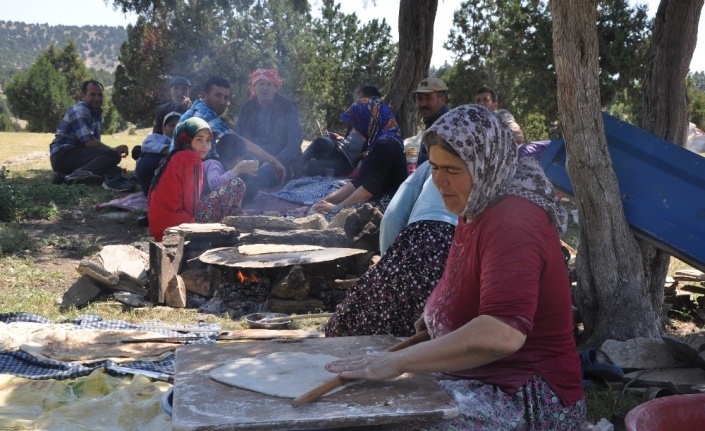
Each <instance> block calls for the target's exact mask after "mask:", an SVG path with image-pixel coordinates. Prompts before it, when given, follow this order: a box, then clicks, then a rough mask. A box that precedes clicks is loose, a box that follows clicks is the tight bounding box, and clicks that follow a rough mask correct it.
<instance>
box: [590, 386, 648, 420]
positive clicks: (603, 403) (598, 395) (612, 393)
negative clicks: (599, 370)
mask: <svg viewBox="0 0 705 431" xmlns="http://www.w3.org/2000/svg"><path fill="white" fill-rule="evenodd" d="M640 403H641V396H640V395H634V394H630V393H623V392H622V391H621V390H616V389H613V388H611V387H609V386H607V387H606V388H591V389H588V390H586V391H585V404H586V405H587V407H588V409H587V410H588V413H587V416H588V421H589V422H590V423H593V424H596V423H597V422H599V421H600V419H602V418H605V419H607V420H610V421H611V419H612V415H615V414H616V415H620V414H621V415H624V414H626V413H627V412H628V411H629V410H631V409H633V408H634V407H636V406H637V405H639V404H640Z"/></svg>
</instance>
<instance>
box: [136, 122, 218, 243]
mask: <svg viewBox="0 0 705 431" xmlns="http://www.w3.org/2000/svg"><path fill="white" fill-rule="evenodd" d="M212 138H213V133H211V129H210V127H209V126H208V123H206V121H205V120H203V119H201V118H189V119H188V120H186V121H184V122H183V123H179V124H177V125H176V128H175V129H174V141H173V143H172V148H171V149H170V150H169V153H168V154H167V156H166V157H165V158H164V160H162V162H161V164H160V165H159V168H157V171H156V172H155V174H154V179H153V180H152V186H151V187H150V189H149V197H148V199H149V203H148V205H147V213H148V214H149V231H150V232H151V233H152V236H153V237H154V239H155V240H157V241H161V240H162V237H163V236H164V229H166V228H168V227H172V226H178V225H180V224H181V223H193V222H195V221H196V206H197V205H198V203H199V201H200V200H201V188H202V186H203V162H202V161H201V160H202V159H204V158H205V157H206V155H207V154H208V150H210V148H211V139H212Z"/></svg>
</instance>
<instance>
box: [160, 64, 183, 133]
mask: <svg viewBox="0 0 705 431" xmlns="http://www.w3.org/2000/svg"><path fill="white" fill-rule="evenodd" d="M190 91H191V81H189V80H188V79H186V78H184V77H183V76H175V77H173V78H172V79H171V81H170V82H169V92H170V93H171V102H167V103H164V104H162V105H159V106H158V107H157V118H156V120H155V122H154V128H153V129H152V132H153V133H159V134H161V133H162V124H164V117H165V116H166V114H168V113H170V112H178V113H179V114H183V113H184V112H186V110H187V109H188V108H190V107H191V99H190V98H189V92H190Z"/></svg>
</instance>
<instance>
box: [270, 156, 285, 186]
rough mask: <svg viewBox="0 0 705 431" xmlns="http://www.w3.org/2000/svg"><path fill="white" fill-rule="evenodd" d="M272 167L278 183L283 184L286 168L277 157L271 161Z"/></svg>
mask: <svg viewBox="0 0 705 431" xmlns="http://www.w3.org/2000/svg"><path fill="white" fill-rule="evenodd" d="M272 168H273V169H274V175H276V176H277V179H278V180H279V184H283V183H284V181H286V168H285V167H284V165H282V164H281V162H280V161H279V160H277V159H274V161H273V162H272Z"/></svg>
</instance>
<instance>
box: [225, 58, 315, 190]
mask: <svg viewBox="0 0 705 431" xmlns="http://www.w3.org/2000/svg"><path fill="white" fill-rule="evenodd" d="M281 85H282V79H281V77H279V73H277V71H276V70H274V69H257V70H255V71H254V72H252V73H251V74H250V81H249V85H248V87H249V89H250V95H251V97H250V100H248V101H247V102H245V103H243V105H242V106H241V107H240V111H239V112H238V114H237V123H235V128H234V131H235V133H236V134H238V135H240V136H242V137H244V138H247V139H249V140H250V141H252V142H254V143H255V144H257V145H258V146H259V147H260V148H262V149H263V150H264V151H266V152H267V153H269V154H270V155H272V156H274V158H276V159H277V160H278V161H279V162H280V163H281V164H282V165H284V167H285V168H286V175H285V177H284V178H280V177H279V176H277V175H276V173H277V172H275V171H274V170H273V167H272V166H271V165H266V166H262V167H261V169H260V171H259V174H258V175H257V176H256V177H245V178H244V179H245V183H246V184H247V189H248V190H247V195H246V197H245V200H246V201H249V200H250V199H251V198H253V197H254V196H255V195H256V193H257V191H258V190H259V189H260V188H268V187H273V186H276V185H277V184H281V183H282V182H284V181H287V180H290V179H292V178H296V177H298V176H300V175H301V172H302V170H303V156H302V153H301V143H302V142H303V131H302V129H301V121H300V117H299V110H298V108H297V107H296V103H295V102H294V101H292V100H290V99H287V98H286V97H284V96H282V95H280V94H278V93H277V91H278V90H279V88H280V87H281Z"/></svg>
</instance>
